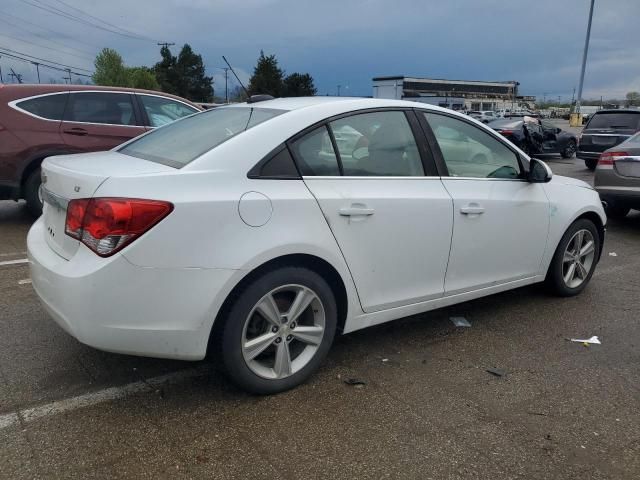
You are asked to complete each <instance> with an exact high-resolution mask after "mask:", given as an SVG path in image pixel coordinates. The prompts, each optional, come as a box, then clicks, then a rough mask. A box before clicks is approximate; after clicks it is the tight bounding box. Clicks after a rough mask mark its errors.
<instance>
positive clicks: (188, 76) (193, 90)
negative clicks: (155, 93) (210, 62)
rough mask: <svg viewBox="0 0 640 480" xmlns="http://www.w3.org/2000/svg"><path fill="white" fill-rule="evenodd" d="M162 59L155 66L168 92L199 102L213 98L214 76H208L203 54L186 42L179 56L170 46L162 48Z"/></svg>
mask: <svg viewBox="0 0 640 480" xmlns="http://www.w3.org/2000/svg"><path fill="white" fill-rule="evenodd" d="M160 55H161V56H162V60H161V61H159V62H158V63H156V65H155V67H154V68H153V70H154V72H155V74H156V78H157V79H158V83H159V84H160V88H161V89H162V90H163V91H165V92H167V93H173V94H174V95H179V96H181V97H185V98H188V99H189V100H194V101H197V102H210V101H211V100H212V99H213V77H207V76H206V74H205V73H206V72H205V67H204V62H203V61H202V56H201V55H198V54H196V53H195V52H194V51H193V49H192V48H191V46H190V45H189V44H185V45H184V46H183V47H182V50H180V53H179V54H178V57H174V56H173V55H172V54H171V51H170V50H169V48H168V47H166V46H165V47H162V49H161V50H160Z"/></svg>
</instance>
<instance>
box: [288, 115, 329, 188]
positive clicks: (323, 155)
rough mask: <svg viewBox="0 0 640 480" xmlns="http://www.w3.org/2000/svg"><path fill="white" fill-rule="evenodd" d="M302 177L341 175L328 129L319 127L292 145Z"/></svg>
mask: <svg viewBox="0 0 640 480" xmlns="http://www.w3.org/2000/svg"><path fill="white" fill-rule="evenodd" d="M291 148H292V150H293V154H294V156H295V157H296V160H297V161H298V168H299V169H300V173H302V175H309V176H311V175H314V176H327V175H330V176H336V175H340V168H339V167H338V159H337V157H336V154H335V152H334V150H333V145H332V144H331V137H330V136H329V131H328V130H327V127H319V128H317V129H315V130H313V131H312V132H310V133H308V134H306V135H305V136H304V137H302V138H300V139H298V140H296V141H295V142H293V143H292V144H291Z"/></svg>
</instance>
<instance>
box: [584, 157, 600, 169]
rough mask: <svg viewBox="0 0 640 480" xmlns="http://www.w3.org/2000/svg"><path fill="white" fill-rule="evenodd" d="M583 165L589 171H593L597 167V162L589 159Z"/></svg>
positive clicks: (594, 159)
mask: <svg viewBox="0 0 640 480" xmlns="http://www.w3.org/2000/svg"><path fill="white" fill-rule="evenodd" d="M584 164H585V165H586V166H587V168H588V169H589V170H591V171H593V170H595V169H596V167H597V166H598V160H597V159H596V158H589V159H587V160H585V161H584Z"/></svg>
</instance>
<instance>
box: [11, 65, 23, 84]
mask: <svg viewBox="0 0 640 480" xmlns="http://www.w3.org/2000/svg"><path fill="white" fill-rule="evenodd" d="M10 70H11V73H10V74H9V76H10V77H11V78H12V79H13V82H14V83H15V81H16V80H17V81H18V83H22V75H21V74H19V73H16V72H15V71H14V70H13V68H11V69H10Z"/></svg>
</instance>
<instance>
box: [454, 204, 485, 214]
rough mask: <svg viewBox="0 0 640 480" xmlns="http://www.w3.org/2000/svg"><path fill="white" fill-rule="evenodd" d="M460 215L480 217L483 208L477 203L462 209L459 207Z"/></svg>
mask: <svg viewBox="0 0 640 480" xmlns="http://www.w3.org/2000/svg"><path fill="white" fill-rule="evenodd" d="M460 213H462V214H464V215H480V214H482V213H484V207H481V206H480V205H479V204H477V203H470V204H468V205H465V206H464V207H460Z"/></svg>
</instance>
